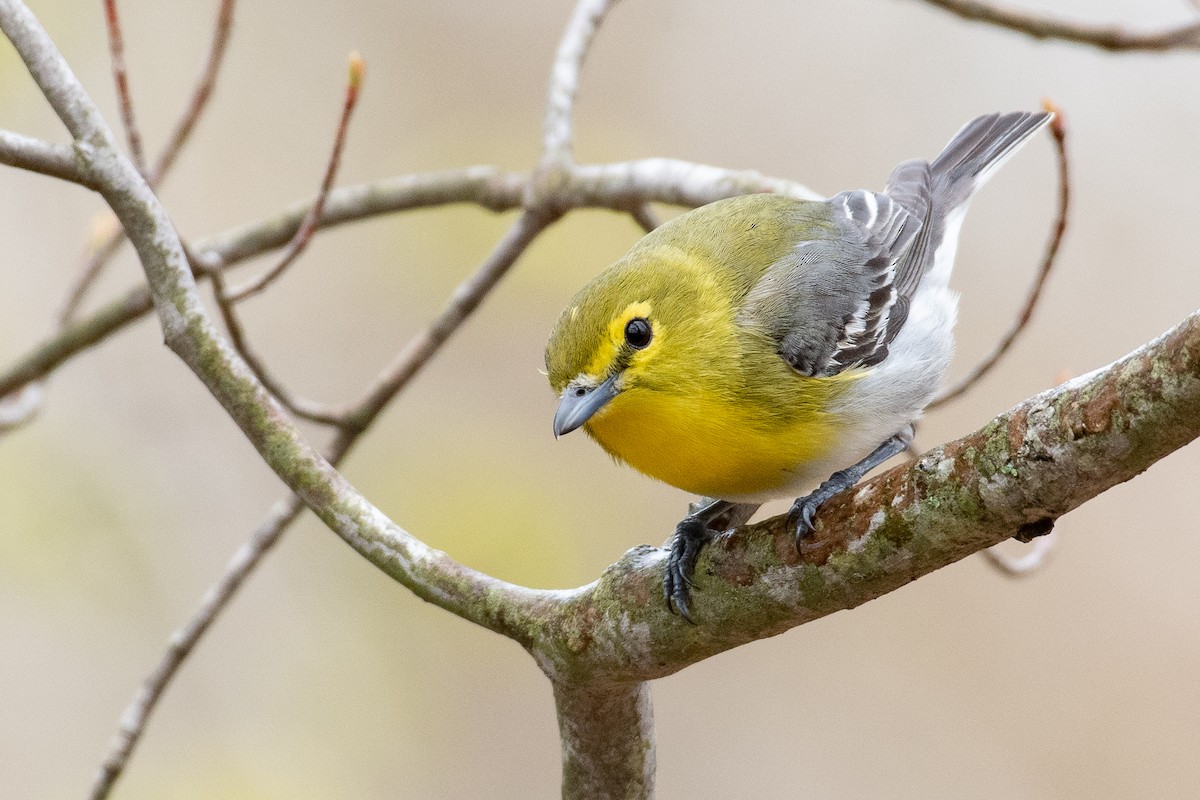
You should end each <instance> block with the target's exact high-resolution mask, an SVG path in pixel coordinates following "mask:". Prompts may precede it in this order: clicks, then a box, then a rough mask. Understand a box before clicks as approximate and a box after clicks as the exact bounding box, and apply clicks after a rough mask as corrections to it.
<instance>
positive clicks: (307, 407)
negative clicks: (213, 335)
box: [208, 269, 343, 426]
mask: <svg viewBox="0 0 1200 800" xmlns="http://www.w3.org/2000/svg"><path fill="white" fill-rule="evenodd" d="M208 277H209V279H210V280H211V281H212V286H213V297H214V298H215V299H216V301H217V308H218V309H219V310H220V312H221V319H222V321H223V322H224V323H225V330H226V331H228V332H229V341H230V342H231V343H232V344H233V349H234V350H237V352H238V355H240V356H241V357H242V360H243V361H245V362H246V366H248V367H250V371H251V372H253V373H254V374H255V376H256V377H257V378H258V380H259V382H260V383H262V385H263V386H265V387H267V391H268V392H270V393H271V394H273V395H274V396H275V399H276V400H278V401H279V402H280V404H281V405H282V406H283V407H284V408H286V409H287V410H288V411H290V412H292V413H293V414H295V415H296V416H297V417H302V418H303V419H307V420H309V421H310V422H316V423H320V424H322V425H336V426H340V425H342V424H343V423H342V419H341V417H340V416H338V414H337V412H335V411H333V410H331V409H328V408H325V407H324V406H322V405H320V404H318V403H314V402H312V401H311V400H306V399H305V398H303V397H297V396H295V395H293V394H292V393H291V392H289V391H288V390H287V388H285V387H284V385H283V384H282V383H280V382H279V381H277V380H275V377H274V376H273V375H272V374H271V373H270V372H269V371H267V368H266V365H265V364H263V362H262V359H260V358H259V357H258V355H257V354H256V353H255V352H254V351H253V350H252V349H251V348H250V343H249V341H248V340H247V338H246V331H245V329H244V328H243V327H242V323H241V321H240V320H239V319H238V316H237V312H236V311H235V310H234V307H233V305H234V301H233V299H231V298H230V296H229V292H228V290H227V289H226V287H225V278H224V277H223V276H222V274H221V270H220V269H214V270H211V271H209V273H208Z"/></svg>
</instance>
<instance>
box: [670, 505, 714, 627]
mask: <svg viewBox="0 0 1200 800" xmlns="http://www.w3.org/2000/svg"><path fill="white" fill-rule="evenodd" d="M711 538H712V531H710V530H709V529H708V527H707V526H706V525H705V524H704V522H703V521H702V520H700V519H697V518H696V517H684V518H683V519H682V520H681V521H680V522H679V524H678V525H676V526H675V535H674V536H672V537H671V547H670V553H669V554H668V555H667V564H666V568H665V569H664V570H663V599H664V600H665V601H666V603H667V609H668V610H669V611H671V612H672V613H674V614H678V615H679V616H681V617H683V618H684V619H686V620H687V621H688V622H690V623H692V624H693V625H694V624H696V621H695V620H694V619H692V611H691V606H690V601H691V586H692V574H693V573H694V572H695V571H696V559H698V558H699V557H700V551H701V550H702V549H703V548H704V545H705V543H706V542H707V541H708V540H709V539H711Z"/></svg>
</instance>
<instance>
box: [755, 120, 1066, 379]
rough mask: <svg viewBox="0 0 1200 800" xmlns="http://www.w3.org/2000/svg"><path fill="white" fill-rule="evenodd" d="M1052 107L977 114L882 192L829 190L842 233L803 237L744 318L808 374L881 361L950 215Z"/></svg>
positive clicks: (759, 287) (766, 279)
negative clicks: (1043, 110)
mask: <svg viewBox="0 0 1200 800" xmlns="http://www.w3.org/2000/svg"><path fill="white" fill-rule="evenodd" d="M1050 117H1051V115H1049V114H1036V113H1020V112H1018V113H1014V114H989V115H987V116H983V117H978V118H976V119H974V120H972V121H971V122H969V123H967V124H966V125H965V126H964V127H963V128H962V130H960V131H959V132H958V133H957V134H956V135H955V136H954V138H953V139H951V140H950V142H949V144H947V145H946V147H945V149H944V150H943V151H942V152H941V154H939V155H938V157H937V158H935V159H934V160H933V161H932V162H928V161H921V160H913V161H905V162H904V163H902V164H900V165H899V166H897V167H896V169H894V170H893V171H892V174H891V176H890V177H889V178H888V182H887V187H886V188H885V189H884V191H883V193H882V194H876V193H873V192H869V191H865V190H858V191H853V192H842V193H841V194H838V195H835V196H834V197H831V198H830V199H829V200H827V201H826V202H827V203H828V204H829V206H830V209H831V212H832V217H833V222H834V224H835V225H837V226H838V227H839V228H840V229H841V234H840V236H837V237H834V239H833V240H825V239H819V240H815V241H806V242H800V243H799V244H798V245H797V246H796V248H794V249H793V250H792V252H790V253H789V254H788V255H787V256H785V257H784V258H782V259H780V260H779V262H777V263H776V264H773V265H772V266H771V267H770V268H769V269H768V270H767V272H766V274H765V275H764V276H763V278H762V279H761V280H760V281H759V282H758V284H756V285H755V287H754V288H753V289H752V290H751V291H750V293H749V295H747V298H746V302H745V304H744V305H743V307H742V311H741V312H740V314H739V322H742V323H743V324H750V325H754V326H756V327H757V328H758V329H760V330H763V331H764V332H765V333H767V334H768V335H769V336H771V337H772V338H774V340H775V341H776V342H777V343H778V346H779V354H780V356H781V357H782V358H784V359H785V360H786V361H787V362H788V363H789V364H791V365H792V367H793V368H794V369H796V370H797V371H798V372H800V373H801V374H804V375H811V376H828V375H835V374H837V373H838V372H841V371H842V370H844V369H847V368H849V367H854V366H858V367H870V366H874V365H875V364H878V363H879V362H880V361H882V360H883V359H884V358H885V357H886V356H887V354H888V345H889V344H890V343H891V342H892V340H893V339H895V337H896V334H897V333H899V331H900V328H901V326H903V324H904V321H905V320H906V319H907V317H908V309H909V305H910V303H911V300H912V297H913V295H914V294H915V293H916V291H917V289H918V287H919V286H920V284H921V279H922V277H923V276H924V275H925V274H926V272H927V271H928V270H929V268H930V266H931V265H932V264H933V263H934V260H935V255H936V253H937V249H938V247H939V246H940V245H941V244H942V239H943V237H944V235H945V231H946V219H947V217H948V216H949V215H950V214H952V213H953V212H955V211H958V210H960V209H961V208H963V207H964V206H965V205H966V203H967V202H968V201H969V200H970V199H971V195H972V193H973V192H974V191H975V189H977V188H978V187H979V186H981V185H982V184H983V182H984V181H985V180H987V178H988V176H989V175H990V174H991V173H992V172H993V171H994V170H995V169H996V168H997V167H998V166H999V165H1000V164H1002V163H1003V162H1004V161H1005V160H1006V159H1007V158H1008V156H1010V155H1011V154H1012V153H1013V152H1014V151H1015V150H1016V149H1017V147H1018V146H1019V145H1020V144H1021V143H1022V142H1024V141H1025V140H1026V139H1027V138H1029V136H1031V135H1032V134H1033V133H1034V132H1035V131H1037V130H1038V129H1039V128H1041V127H1042V126H1043V125H1045V124H1046V123H1047V122H1049V120H1050Z"/></svg>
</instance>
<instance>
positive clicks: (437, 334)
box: [345, 211, 553, 429]
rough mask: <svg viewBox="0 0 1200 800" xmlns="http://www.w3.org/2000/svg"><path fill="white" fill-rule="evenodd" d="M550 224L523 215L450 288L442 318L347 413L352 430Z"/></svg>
mask: <svg viewBox="0 0 1200 800" xmlns="http://www.w3.org/2000/svg"><path fill="white" fill-rule="evenodd" d="M551 222H553V219H552V218H547V217H545V216H542V215H539V214H537V213H534V212H531V211H526V212H525V213H523V214H522V215H521V216H520V217H519V218H518V219H517V221H516V222H515V223H514V224H513V226H512V227H511V228H509V230H508V233H506V234H505V235H504V238H503V239H501V240H500V242H499V243H498V244H497V245H496V248H495V249H494V250H493V251H492V254H491V255H490V256H489V257H488V259H487V260H486V261H484V262H483V263H482V264H481V265H480V266H479V269H477V270H476V271H475V272H474V274H472V275H471V276H470V277H469V278H467V279H466V280H465V281H463V282H462V283H460V284H459V285H458V287H457V288H455V290H454V293H453V294H452V295H451V296H450V301H449V302H448V303H447V304H446V307H445V308H443V309H442V311H441V313H440V314H438V315H437V317H436V318H435V319H434V320H433V322H431V323H429V326H428V327H427V328H425V330H423V331H421V332H420V333H418V334H417V335H416V336H414V337H413V338H412V339H410V340H409V342H408V344H406V345H405V346H404V348H403V349H402V350H401V351H400V353H399V354H398V355H397V356H396V358H395V359H394V360H393V361H392V363H391V364H389V365H388V367H387V368H386V369H385V370H384V371H383V373H382V374H380V375H379V377H378V378H376V379H375V382H374V383H373V384H372V385H371V387H370V388H369V389H368V390H367V392H366V395H365V397H364V399H363V401H362V402H360V403H359V404H358V406H357V407H356V408H355V409H353V410H352V411H348V412H347V413H346V416H345V421H346V423H347V424H348V425H350V426H351V427H352V428H354V429H361V428H362V427H363V426H364V425H365V424H366V422H367V421H369V420H370V419H372V418H373V417H374V415H375V414H377V413H378V412H379V409H381V408H382V407H383V405H384V404H385V403H387V402H388V401H389V400H390V399H391V398H392V397H394V396H395V395H396V393H397V392H398V391H400V390H401V389H402V388H404V386H405V385H406V384H407V383H408V382H409V381H410V380H412V378H413V376H414V375H416V374H417V372H419V371H420V369H421V367H423V366H425V364H426V363H428V361H429V359H430V358H432V357H433V356H434V354H435V353H437V351H438V350H440V349H441V347H442V345H443V344H445V343H446V341H447V340H448V339H449V338H450V336H451V335H453V333H454V332H455V331H456V330H458V328H459V326H461V325H462V324H463V322H465V321H466V320H467V318H468V317H469V316H470V315H471V313H472V312H474V311H475V309H476V308H478V307H479V304H480V303H481V302H483V298H484V297H485V296H486V295H487V293H488V292H490V291H491V290H492V289H493V288H494V287H495V285H496V284H497V283H498V282H499V280H500V279H501V278H503V277H504V275H505V274H506V273H507V272H508V269H509V267H511V266H512V265H513V264H514V263H515V262H516V260H517V257H518V256H520V255H521V253H523V252H524V251H525V248H526V247H528V246H529V244H530V243H531V242H532V241H533V240H534V238H536V237H537V235H538V234H539V233H541V232H542V231H543V230H545V229H546V227H547V226H548V225H549V224H550V223H551Z"/></svg>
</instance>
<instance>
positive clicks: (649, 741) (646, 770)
mask: <svg viewBox="0 0 1200 800" xmlns="http://www.w3.org/2000/svg"><path fill="white" fill-rule="evenodd" d="M553 683H554V703H555V706H556V707H557V708H558V733H559V738H560V739H561V741H562V761H563V791H562V796H563V798H564V800H639V798H652V797H654V715H653V713H652V711H651V706H650V688H649V687H648V686H647V685H646V684H645V683H632V684H599V685H587V686H575V685H571V684H563V683H559V682H557V681H554V682H553Z"/></svg>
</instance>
